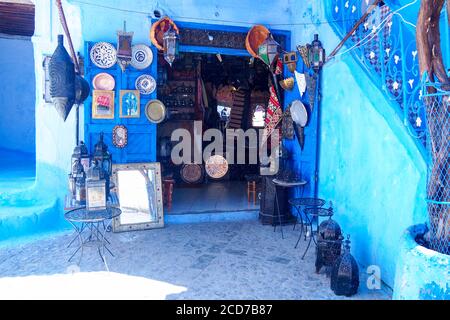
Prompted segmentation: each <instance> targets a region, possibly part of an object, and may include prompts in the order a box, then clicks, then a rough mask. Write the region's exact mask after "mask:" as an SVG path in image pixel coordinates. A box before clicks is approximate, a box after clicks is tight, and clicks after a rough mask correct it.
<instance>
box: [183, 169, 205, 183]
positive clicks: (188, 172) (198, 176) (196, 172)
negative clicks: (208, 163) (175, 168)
mask: <svg viewBox="0 0 450 320" xmlns="http://www.w3.org/2000/svg"><path fill="white" fill-rule="evenodd" d="M180 174H181V179H183V181H184V182H186V183H189V184H197V183H200V182H202V180H203V176H204V173H203V167H202V166H201V165H199V164H185V165H184V166H183V167H182V168H181V171H180Z"/></svg>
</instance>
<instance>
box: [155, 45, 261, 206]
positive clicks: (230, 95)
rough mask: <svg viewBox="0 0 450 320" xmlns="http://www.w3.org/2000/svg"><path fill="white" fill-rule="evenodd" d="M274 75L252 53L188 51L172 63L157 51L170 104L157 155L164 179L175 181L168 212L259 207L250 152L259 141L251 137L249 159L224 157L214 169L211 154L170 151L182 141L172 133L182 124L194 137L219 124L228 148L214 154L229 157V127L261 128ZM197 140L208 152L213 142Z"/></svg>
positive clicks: (163, 95)
mask: <svg viewBox="0 0 450 320" xmlns="http://www.w3.org/2000/svg"><path fill="white" fill-rule="evenodd" d="M269 78H270V74H269V71H268V69H267V67H266V66H265V65H264V64H263V62H261V61H260V60H259V59H253V58H251V57H249V56H233V55H224V54H212V53H188V52H186V53H181V54H180V55H179V57H177V60H176V61H175V62H174V64H173V66H172V67H170V66H169V65H168V64H167V63H166V62H165V61H164V58H163V56H162V55H161V54H160V55H159V56H158V77H157V79H158V99H159V100H161V101H162V102H163V103H164V105H165V106H166V109H167V113H168V116H167V119H166V120H165V121H164V122H162V123H160V124H159V125H158V130H157V132H158V138H157V141H158V145H157V158H158V162H160V163H161V165H162V173H163V179H172V180H173V181H174V188H173V196H172V204H171V207H170V210H168V209H169V208H167V207H166V213H167V214H182V213H204V212H228V211H230V212H231V211H232V212H236V211H248V210H255V211H257V210H259V197H258V193H259V190H258V189H257V190H256V191H254V185H253V184H252V182H253V181H254V177H255V175H258V173H259V166H260V163H259V159H258V158H257V159H256V162H255V161H254V157H252V156H251V153H252V152H256V153H257V143H256V145H255V144H254V143H251V142H250V141H249V140H248V139H247V140H246V147H245V148H244V149H243V152H244V153H245V163H243V164H242V163H240V164H237V162H238V161H237V160H238V159H237V154H235V155H234V157H233V159H234V161H233V162H234V163H235V164H229V163H228V164H224V163H222V166H218V168H217V169H214V168H212V169H211V166H210V165H209V163H213V161H212V160H211V161H210V162H208V159H202V160H204V161H202V163H201V164H199V163H194V161H192V162H191V163H188V162H184V163H182V164H175V163H174V161H173V159H172V157H171V153H172V150H173V148H174V147H175V145H176V144H177V142H172V141H171V137H172V134H173V132H174V131H175V130H177V129H185V130H186V131H188V132H189V133H190V134H191V136H192V137H194V136H195V133H197V134H198V133H199V130H200V131H201V133H204V132H205V131H206V130H208V129H217V130H219V131H220V132H222V133H223V136H224V141H223V144H224V146H223V150H224V153H222V154H214V156H219V157H223V158H227V155H226V154H225V152H227V151H229V145H227V143H226V138H225V132H226V130H227V129H242V130H244V131H246V130H249V129H252V130H254V132H255V133H256V134H257V135H260V134H261V130H262V129H263V128H264V118H265V112H266V108H267V103H268V100H269V84H270V80H269ZM197 137H198V136H197ZM200 140H201V136H200ZM194 141H195V139H194V138H193V139H192V151H193V153H194V152H195V151H197V152H198V151H200V152H201V154H203V151H204V150H205V148H207V147H208V145H209V144H210V142H201V141H200V142H198V143H195V142H194ZM235 146H236V145H235ZM196 148H197V149H201V150H195V149H196ZM239 152H240V154H241V156H242V149H241V151H239V150H238V151H236V153H239ZM229 156H230V155H228V159H229ZM219 159H221V158H219ZM192 160H193V158H192ZM216 160H217V159H216ZM219 162H220V161H219ZM216 163H217V162H216ZM212 167H214V165H213V166H212ZM249 182H250V183H249Z"/></svg>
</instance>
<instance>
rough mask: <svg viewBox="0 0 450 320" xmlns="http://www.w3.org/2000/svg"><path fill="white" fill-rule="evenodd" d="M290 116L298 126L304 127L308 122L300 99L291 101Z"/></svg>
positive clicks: (306, 113)
mask: <svg viewBox="0 0 450 320" xmlns="http://www.w3.org/2000/svg"><path fill="white" fill-rule="evenodd" d="M291 116H292V120H294V122H295V123H296V124H298V125H299V126H300V127H302V128H304V127H306V124H307V123H308V111H307V110H306V107H305V105H304V104H303V103H302V102H301V101H300V100H294V101H293V102H292V103H291Z"/></svg>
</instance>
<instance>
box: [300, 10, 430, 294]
mask: <svg viewBox="0 0 450 320" xmlns="http://www.w3.org/2000/svg"><path fill="white" fill-rule="evenodd" d="M325 7H326V6H325V2H324V1H317V2H314V3H306V4H305V3H300V2H299V3H297V2H296V3H295V4H294V6H293V8H292V10H293V12H302V13H303V14H302V16H301V17H299V18H298V19H297V20H296V22H297V23H306V25H302V26H298V27H297V28H295V30H294V33H293V38H294V40H295V41H296V42H297V43H299V44H304V43H305V42H310V41H311V40H312V36H313V34H314V33H319V34H320V38H321V40H322V42H323V44H324V46H325V48H326V50H327V52H328V53H329V52H331V51H332V50H333V49H334V48H335V46H336V45H337V44H338V43H339V41H340V39H339V38H338V37H337V36H336V35H335V34H334V32H333V31H332V29H331V28H330V26H329V25H328V24H326V23H325V24H320V22H321V21H326V15H325V12H324V10H325ZM343 50H345V47H344V48H343ZM321 113H322V117H321V122H320V124H321V132H320V133H319V135H320V167H319V196H320V197H322V198H324V199H327V200H331V201H333V204H334V208H335V216H334V218H335V219H336V221H338V222H339V224H340V225H341V227H342V229H343V231H344V232H345V233H346V234H350V235H351V239H352V253H353V254H354V255H355V257H356V259H357V260H358V262H359V263H360V264H362V265H363V266H369V265H378V266H379V267H380V268H381V277H382V280H384V281H385V282H386V283H387V284H388V285H389V286H390V287H393V286H394V278H395V270H396V264H397V258H398V255H397V254H398V252H399V249H400V246H401V237H402V234H403V232H404V230H406V229H407V228H408V227H409V226H411V225H413V224H415V223H424V222H426V221H428V218H427V213H426V205H425V201H424V200H425V196H426V193H425V184H426V165H425V162H424V161H423V159H422V157H421V155H420V153H419V151H418V150H417V148H416V146H415V145H414V143H413V140H412V138H411V137H410V136H409V135H408V134H407V132H406V130H405V128H404V126H403V124H402V122H401V120H400V119H399V118H398V116H397V115H396V114H395V112H394V111H393V110H392V109H391V108H390V107H389V104H388V103H387V101H386V99H385V96H384V95H383V94H382V93H381V91H380V89H379V88H376V87H375V86H374V85H373V84H372V82H371V81H370V80H369V78H367V76H366V75H365V73H364V72H363V71H362V69H361V68H360V66H359V65H358V64H357V63H356V62H355V60H353V58H352V57H351V55H345V56H342V58H340V59H336V60H334V61H332V62H330V63H329V64H327V65H326V66H325V67H324V69H323V72H322V102H321ZM362 271H363V272H364V270H362ZM362 285H365V284H364V283H362Z"/></svg>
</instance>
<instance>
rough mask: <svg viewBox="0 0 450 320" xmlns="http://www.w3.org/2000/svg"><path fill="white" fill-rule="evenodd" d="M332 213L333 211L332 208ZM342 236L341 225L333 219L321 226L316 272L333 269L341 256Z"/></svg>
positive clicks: (318, 237) (318, 238)
mask: <svg viewBox="0 0 450 320" xmlns="http://www.w3.org/2000/svg"><path fill="white" fill-rule="evenodd" d="M329 210H331V212H332V211H333V209H332V208H330V209H329ZM342 240H344V237H343V236H342V231H341V227H340V226H339V224H338V223H337V222H336V221H334V220H333V219H331V216H330V218H329V219H328V220H325V221H324V222H322V223H321V224H320V226H319V233H318V236H317V247H316V272H317V273H319V271H320V269H321V268H322V267H323V266H325V267H332V266H333V264H334V262H335V261H336V260H337V258H339V256H340V255H341V247H342Z"/></svg>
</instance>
